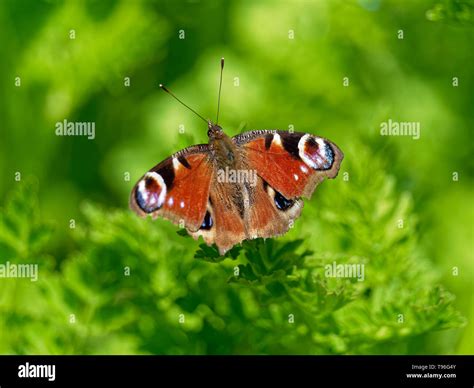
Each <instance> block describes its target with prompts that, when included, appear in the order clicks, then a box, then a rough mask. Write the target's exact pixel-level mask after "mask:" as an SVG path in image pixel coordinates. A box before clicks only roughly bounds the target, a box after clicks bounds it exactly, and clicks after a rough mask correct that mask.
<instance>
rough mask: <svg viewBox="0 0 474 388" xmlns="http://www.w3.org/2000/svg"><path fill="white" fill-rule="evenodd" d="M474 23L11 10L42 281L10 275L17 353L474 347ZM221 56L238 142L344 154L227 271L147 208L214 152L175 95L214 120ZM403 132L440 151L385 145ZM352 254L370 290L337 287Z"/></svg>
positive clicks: (11, 150) (200, 5)
mask: <svg viewBox="0 0 474 388" xmlns="http://www.w3.org/2000/svg"><path fill="white" fill-rule="evenodd" d="M473 25H474V3H473V2H472V1H460V0H449V1H441V0H426V1H421V0H419V1H408V0H407V1H395V0H391V1H388V0H387V1H385V0H352V1H337V0H334V1H322V0H321V1H226V2H218V1H118V0H113V1H112V0H107V1H98V0H96V1H93V0H87V1H86V0H84V1H53V0H51V1H35V0H28V1H27V0H21V1H10V0H2V1H1V2H0V42H1V47H2V50H1V60H0V73H1V76H0V86H1V87H0V117H1V119H0V130H1V132H0V171H1V172H2V173H1V175H0V198H1V204H2V205H1V208H2V210H1V218H0V264H2V263H5V262H6V261H7V260H8V261H10V262H12V263H38V264H39V271H40V273H39V280H38V282H30V281H29V280H27V279H0V353H2V354H5V353H7V354H12V353H13V354H23V353H42V354H97V353H99V354H110V353H113V354H115V353H132V354H134V353H145V354H147V353H152V354H387V353H388V354H426V353H429V354H443V353H449V354H472V353H473V351H474V338H473V333H474V326H473V323H472V319H473V313H474V312H473V310H474V309H473V299H472V296H473V293H474V287H473V279H474V260H473V259H474V243H473V241H474V228H473V219H474V209H473V159H472V154H473V136H472V130H473V128H472V124H473V122H474V120H473V119H474V109H473V106H474V98H473V92H472V91H473V90H474V78H473V63H474V55H473V42H474V31H473ZM71 38H73V39H71ZM221 57H225V58H226V67H225V70H224V80H223V93H222V101H221V119H220V124H221V125H222V126H223V127H224V129H225V130H226V131H227V133H228V134H230V135H234V134H237V133H238V132H240V131H242V130H250V129H274V128H279V129H289V128H294V129H295V130H297V131H304V132H311V133H315V134H318V135H320V136H324V137H327V138H329V139H331V140H332V141H334V142H335V143H336V144H338V145H339V147H340V148H341V149H342V150H343V152H344V153H345V159H344V161H343V164H342V167H341V171H340V174H339V176H338V178H337V179H336V180H334V181H327V182H324V183H323V184H322V185H321V187H320V188H319V189H318V190H317V191H316V193H315V195H314V196H313V198H312V199H311V201H306V203H305V210H304V211H303V214H302V217H301V218H300V219H299V220H298V221H297V222H296V225H295V228H294V229H293V230H290V232H289V233H287V234H286V235H285V236H284V237H283V238H279V239H276V240H273V241H271V240H267V241H266V242H262V241H254V242H250V243H245V244H244V245H243V247H242V249H241V250H239V249H235V250H233V251H232V252H231V255H230V257H227V258H225V260H222V259H221V258H218V257H216V255H215V252H214V251H213V250H210V249H205V248H204V247H201V248H199V244H200V243H199V242H195V241H193V240H192V239H190V238H185V237H183V236H181V235H179V234H177V233H176V231H177V228H176V227H174V226H173V225H171V224H169V223H168V222H167V221H164V220H157V221H154V222H152V221H151V220H148V219H147V220H141V219H139V218H138V217H136V216H135V215H134V214H132V213H131V211H129V210H128V196H129V192H130V190H131V188H132V186H133V184H134V183H135V181H136V180H137V179H138V178H139V177H140V176H141V175H142V174H143V173H144V172H145V171H146V170H148V169H149V168H151V167H152V166H153V165H155V164H156V163H158V162H159V161H161V160H163V159H164V158H166V157H167V156H169V155H170V154H171V153H173V152H175V151H177V150H179V149H181V148H184V147H186V146H189V145H191V144H196V143H203V142H206V141H207V138H206V129H207V128H206V127H205V125H203V123H202V122H201V121H200V120H199V118H197V117H195V116H194V115H193V114H192V113H190V112H189V111H187V110H185V109H184V108H183V107H181V106H180V105H179V104H177V103H176V102H175V101H173V100H172V99H171V98H169V96H167V95H166V94H164V93H163V92H162V91H160V90H159V88H158V85H159V83H164V84H166V85H167V86H168V87H169V88H170V89H171V90H173V91H174V92H175V93H176V94H177V95H178V96H179V97H180V98H182V99H183V100H184V101H185V102H187V103H188V104H190V105H191V106H192V107H193V108H195V109H196V110H197V111H198V112H200V113H201V114H203V115H204V116H206V117H210V118H214V115H215V110H216V105H217V85H218V77H219V59H220V58H221ZM345 77H347V78H345ZM454 77H456V79H457V82H455V81H453V79H454ZM344 80H345V81H346V82H344ZM64 119H67V120H68V121H81V122H83V121H89V122H94V123H95V128H96V134H95V135H96V136H95V139H94V140H88V139H87V138H86V137H58V136H56V135H55V124H56V122H58V121H63V120H64ZM388 119H392V120H394V121H409V122H419V123H420V126H421V137H420V139H418V140H414V139H412V138H411V137H409V136H408V137H402V136H399V137H396V136H380V124H381V123H382V122H385V121H387V120H388ZM180 128H181V130H180ZM183 128H184V131H183V130H182V129H183ZM183 132H184V133H183ZM18 172H19V173H21V180H19V181H18V180H16V179H15V178H16V177H18V174H17V173H18ZM455 173H457V175H456V174H455ZM453 174H454V175H453ZM128 175H130V180H128ZM455 176H458V179H457V180H456V179H453V177H455ZM71 220H74V222H71ZM400 220H403V228H399V225H400V224H399V221H400ZM201 243H202V241H201ZM195 256H196V257H195ZM333 261H337V262H338V263H361V262H362V263H364V264H365V266H366V270H365V272H366V273H365V278H366V279H365V281H364V282H357V281H356V280H354V279H351V280H349V279H328V278H325V276H324V265H325V264H327V263H332V262H333ZM454 267H456V268H457V271H458V272H456V270H455V269H453V268H454ZM236 268H238V272H239V275H238V276H234V275H235V274H236Z"/></svg>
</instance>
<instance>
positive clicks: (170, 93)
mask: <svg viewBox="0 0 474 388" xmlns="http://www.w3.org/2000/svg"><path fill="white" fill-rule="evenodd" d="M160 88H161V89H163V90H164V91H165V92H166V93H168V94H169V95H171V97H173V98H174V99H175V100H176V101H178V102H179V103H180V104H181V105H184V106H185V107H186V108H188V109H189V110H190V111H191V112H193V113H194V114H195V115H197V116H198V117H200V118H201V120H204V122H206V123H208V120H206V119H205V118H204V117H202V116H201V115H200V114H199V113H198V112H196V111H195V110H194V109H193V108H191V107H190V106H188V105H186V104H185V103H184V102H183V101H181V100H180V99H179V98H178V97H176V96H175V95H174V94H173V92H171V91H170V90H169V89H168V88H167V87H166V86H165V85H163V84H160Z"/></svg>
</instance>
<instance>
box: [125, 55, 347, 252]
mask: <svg viewBox="0 0 474 388" xmlns="http://www.w3.org/2000/svg"><path fill="white" fill-rule="evenodd" d="M223 67H224V59H223V58H222V59H221V76H220V84H219V98H218V109H217V119H216V123H215V124H214V123H213V122H211V121H210V120H206V119H204V118H203V117H202V116H201V115H199V114H198V113H197V112H195V111H194V110H192V109H191V108H189V107H188V106H187V105H186V104H184V103H183V102H182V101H180V100H179V99H178V98H177V97H176V96H175V95H174V94H173V93H171V92H170V91H169V90H168V89H167V88H166V87H164V86H163V85H160V87H161V88H162V89H163V90H164V91H166V92H168V93H169V94H171V95H172V96H173V97H174V98H175V99H177V100H178V101H179V102H180V103H181V104H183V105H185V106H186V107H187V108H189V109H191V110H192V111H193V112H194V113H195V114H197V115H198V116H199V117H201V119H203V120H204V121H206V123H207V126H208V131H207V135H208V137H209V143H208V144H199V145H194V146H191V147H188V148H185V149H183V150H181V151H178V152H177V153H175V154H173V155H172V156H170V157H169V158H167V159H165V160H164V161H162V162H161V163H159V164H158V165H156V166H155V167H153V168H152V169H151V170H150V171H148V172H147V173H146V174H145V175H143V176H142V177H141V178H140V179H139V181H138V182H137V183H136V185H135V186H134V187H133V189H132V193H131V196H130V207H131V208H132V209H133V210H134V211H135V212H136V213H137V214H139V215H140V216H142V217H145V216H147V215H151V216H152V217H153V218H156V217H158V216H161V217H163V218H166V219H168V220H171V221H172V222H173V223H175V224H178V225H180V226H181V227H184V228H186V230H187V232H188V233H189V234H190V235H191V236H192V237H194V238H195V239H198V238H199V236H202V237H203V239H204V241H205V242H206V243H207V244H208V245H212V244H216V245H217V247H218V249H219V252H220V254H221V255H223V254H225V252H226V251H228V250H229V249H230V248H232V247H233V246H234V245H235V244H238V243H240V242H242V241H243V240H245V239H253V238H257V237H263V238H266V237H274V236H279V235H282V234H284V233H286V232H287V231H288V229H289V228H290V227H291V225H292V223H293V221H294V220H295V219H296V218H298V217H299V216H300V214H301V211H302V209H303V200H302V198H301V197H305V198H311V195H312V193H313V191H314V189H315V188H316V186H317V185H318V184H319V183H320V182H321V181H322V180H324V178H326V177H327V178H335V177H336V176H337V173H338V171H339V167H340V164H341V161H342V159H343V157H344V155H343V153H342V152H341V150H340V149H339V148H338V147H337V146H336V145H335V144H334V143H332V142H331V141H329V140H327V139H325V138H322V137H319V136H315V135H312V134H309V133H300V132H288V131H281V130H255V131H249V132H245V133H242V134H240V135H237V136H234V137H229V136H227V135H226V134H225V133H224V131H223V130H222V128H221V127H220V126H219V125H218V124H217V122H218V118H219V101H220V91H221V85H222V69H223Z"/></svg>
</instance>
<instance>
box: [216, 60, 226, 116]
mask: <svg viewBox="0 0 474 388" xmlns="http://www.w3.org/2000/svg"><path fill="white" fill-rule="evenodd" d="M223 70H224V58H221V78H220V80H219V95H218V96H217V117H216V125H217V123H218V122H219V109H220V107H221V89H222V71H223Z"/></svg>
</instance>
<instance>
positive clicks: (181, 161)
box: [130, 144, 213, 231]
mask: <svg viewBox="0 0 474 388" xmlns="http://www.w3.org/2000/svg"><path fill="white" fill-rule="evenodd" d="M209 154H210V153H209V146H208V145H207V144H199V145H195V146H192V147H188V148H185V149H184V150H181V151H179V152H177V153H175V154H173V155H172V156H171V157H169V158H167V159H165V160H164V161H162V162H161V163H159V164H157V165H156V166H155V167H153V168H152V169H151V170H150V171H148V172H147V173H146V174H145V175H144V176H143V177H141V178H140V180H139V181H138V182H137V183H136V185H135V186H134V187H133V189H132V193H131V195H130V207H131V208H132V209H133V210H134V211H135V212H136V213H137V214H138V215H140V216H142V217H145V216H146V215H151V216H152V217H153V218H156V217H158V216H160V217H163V218H166V219H169V220H171V221H172V222H174V223H175V224H179V225H180V226H181V227H186V229H188V231H197V230H198V229H199V228H200V227H201V225H202V223H203V221H204V218H205V215H206V210H207V204H208V199H209V190H210V182H211V179H212V177H213V169H212V164H211V163H210V159H209V157H210V155H209Z"/></svg>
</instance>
